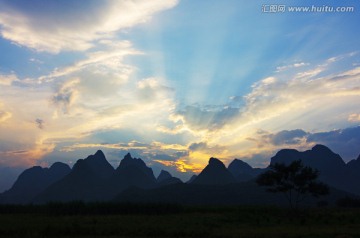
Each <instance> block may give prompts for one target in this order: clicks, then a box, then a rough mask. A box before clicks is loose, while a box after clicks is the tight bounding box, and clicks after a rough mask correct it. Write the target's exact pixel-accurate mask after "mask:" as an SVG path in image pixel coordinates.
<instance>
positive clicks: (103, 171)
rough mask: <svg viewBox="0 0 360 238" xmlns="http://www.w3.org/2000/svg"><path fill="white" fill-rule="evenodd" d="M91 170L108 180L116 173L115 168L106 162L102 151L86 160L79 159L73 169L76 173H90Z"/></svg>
mask: <svg viewBox="0 0 360 238" xmlns="http://www.w3.org/2000/svg"><path fill="white" fill-rule="evenodd" d="M89 169H90V170H91V171H92V173H94V174H96V175H97V176H99V177H100V178H107V177H109V176H111V174H112V173H113V172H114V168H113V167H112V166H111V165H110V163H109V162H108V161H107V160H106V158H105V155H104V153H103V152H102V151H101V150H98V151H97V152H96V153H95V154H93V155H89V156H88V157H87V158H86V159H79V160H78V161H77V162H76V163H75V165H74V167H73V170H74V171H77V170H80V171H85V170H86V171H88V170H89Z"/></svg>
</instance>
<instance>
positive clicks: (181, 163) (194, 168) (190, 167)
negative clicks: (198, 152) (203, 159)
mask: <svg viewBox="0 0 360 238" xmlns="http://www.w3.org/2000/svg"><path fill="white" fill-rule="evenodd" d="M154 162H157V163H160V164H162V165H165V166H166V167H175V168H176V170H177V171H179V172H182V173H186V172H193V173H200V172H201V171H202V170H203V168H204V165H203V164H196V163H191V162H189V161H187V160H184V159H178V160H176V161H166V160H154Z"/></svg>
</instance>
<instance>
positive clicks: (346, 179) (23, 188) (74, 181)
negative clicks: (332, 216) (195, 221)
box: [0, 145, 360, 205]
mask: <svg viewBox="0 0 360 238" xmlns="http://www.w3.org/2000/svg"><path fill="white" fill-rule="evenodd" d="M294 160H301V161H302V162H303V163H304V164H305V165H307V166H310V167H313V168H315V169H317V170H318V171H319V173H320V177H319V179H320V180H322V181H323V182H325V183H327V184H328V185H329V186H330V187H331V193H334V194H331V195H330V197H328V198H327V199H328V200H329V201H335V200H334V199H335V198H336V199H337V198H339V196H349V197H351V196H353V195H352V194H354V193H356V194H358V195H360V186H359V181H360V173H359V172H360V156H359V157H358V158H357V159H354V160H352V161H350V162H348V163H347V164H345V163H344V161H343V160H342V159H341V157H340V156H339V155H338V154H336V153H334V152H332V151H331V150H330V149H329V148H327V147H326V146H323V145H316V146H315V147H313V148H312V149H311V150H307V151H303V152H299V151H297V150H292V149H283V150H280V151H279V152H277V153H276V154H275V156H273V157H272V158H271V161H270V163H271V164H275V163H285V164H289V163H291V162H292V161H294ZM267 169H268V168H264V169H257V168H252V167H251V166H250V165H248V164H247V163H246V162H244V161H241V160H238V159H235V160H234V161H232V162H231V163H230V164H229V167H228V168H226V167H225V165H224V164H223V163H222V162H221V161H220V160H218V159H216V158H210V160H209V163H208V165H207V166H206V167H205V168H204V169H203V170H202V171H201V173H200V174H199V175H194V176H192V177H191V179H190V180H189V181H188V182H187V183H183V182H182V181H181V180H180V179H178V178H175V177H173V176H172V175H171V174H170V173H169V172H167V171H165V170H162V171H161V172H160V174H159V176H158V177H157V178H155V176H154V173H153V170H152V169H151V168H150V167H148V166H147V165H146V164H145V162H144V161H143V160H142V159H140V158H133V157H132V156H131V154H129V153H128V154H126V155H125V156H124V158H123V159H122V160H121V161H120V163H119V166H118V167H117V168H116V169H114V168H113V167H112V166H111V165H110V164H109V162H108V161H107V160H106V158H105V155H104V153H103V152H102V151H100V150H99V151H97V152H96V153H95V154H94V155H90V156H88V157H86V158H85V159H79V160H78V161H77V162H76V163H75V165H74V166H73V168H72V169H70V167H69V166H68V165H66V164H63V163H59V162H57V163H54V164H53V165H52V166H51V167H50V168H41V167H39V166H35V167H32V168H30V169H27V170H25V171H24V172H23V173H21V174H20V175H19V177H18V179H17V180H16V182H15V183H14V185H13V186H12V187H11V189H9V190H8V191H6V192H4V193H2V194H0V203H47V202H55V201H61V202H67V201H74V200H81V201H85V202H89V201H115V202H167V203H169V202H170V203H173V202H179V203H183V204H262V203H263V204H274V205H276V204H284V203H286V201H283V200H282V199H281V198H280V197H281V195H280V196H278V195H274V194H269V193H267V192H266V190H265V189H264V188H261V187H259V186H257V184H256V183H255V181H254V180H255V177H256V176H257V175H258V174H260V173H261V172H263V171H266V170H267ZM339 190H343V192H342V191H339ZM345 191H347V192H348V193H347V192H345ZM312 201H313V202H314V201H315V200H312Z"/></svg>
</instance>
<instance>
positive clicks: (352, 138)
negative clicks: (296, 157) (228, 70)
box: [249, 126, 360, 161]
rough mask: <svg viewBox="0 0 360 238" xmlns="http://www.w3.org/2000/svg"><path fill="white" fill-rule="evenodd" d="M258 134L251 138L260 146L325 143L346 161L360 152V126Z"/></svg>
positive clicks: (284, 146) (294, 146) (299, 145)
mask: <svg viewBox="0 0 360 238" xmlns="http://www.w3.org/2000/svg"><path fill="white" fill-rule="evenodd" d="M258 135H259V137H260V138H259V137H258V138H249V140H251V141H256V142H257V143H258V146H259V147H264V146H266V145H269V144H271V145H275V146H276V147H278V148H288V146H289V147H293V148H297V149H303V148H302V147H301V146H303V145H302V143H301V142H304V143H305V144H307V145H309V146H307V147H310V146H311V145H313V144H323V145H325V146H327V147H329V148H330V149H331V150H333V151H334V152H335V153H338V154H340V156H341V157H342V158H343V159H344V160H345V161H349V160H352V159H356V158H357V157H358V155H359V154H360V126H358V127H353V128H346V129H339V130H333V131H328V132H319V133H309V132H305V131H304V130H301V129H296V130H290V131H287V130H284V131H280V132H278V133H275V134H271V133H264V131H261V133H258Z"/></svg>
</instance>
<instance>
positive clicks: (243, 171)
mask: <svg viewBox="0 0 360 238" xmlns="http://www.w3.org/2000/svg"><path fill="white" fill-rule="evenodd" d="M228 170H229V171H230V173H231V174H232V175H233V176H234V178H235V179H236V181H238V182H245V181H249V180H251V179H254V178H256V176H258V175H259V174H260V173H262V172H263V171H264V169H258V168H256V169H254V168H253V167H251V166H250V165H249V164H248V163H246V162H244V161H242V160H239V159H234V160H233V161H232V162H231V163H230V164H229V166H228Z"/></svg>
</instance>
